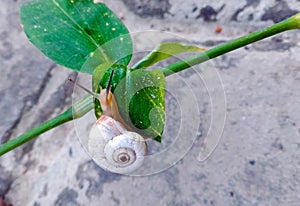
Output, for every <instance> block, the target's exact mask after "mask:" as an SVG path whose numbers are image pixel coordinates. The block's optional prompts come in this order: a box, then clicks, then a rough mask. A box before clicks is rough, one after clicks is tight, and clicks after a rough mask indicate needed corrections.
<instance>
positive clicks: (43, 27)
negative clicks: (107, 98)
mask: <svg viewBox="0 0 300 206" xmlns="http://www.w3.org/2000/svg"><path fill="white" fill-rule="evenodd" d="M21 21H22V24H23V28H24V31H25V33H26V35H27V37H28V38H29V40H30V41H31V42H32V43H33V44H34V45H35V46H36V47H37V48H39V49H40V50H41V51H42V52H43V53H44V54H45V55H46V56H48V57H49V58H51V59H52V60H53V61H55V62H56V63H58V64H61V65H63V66H66V67H69V68H71V69H73V70H77V71H80V69H81V68H82V66H83V65H84V63H85V62H86V60H88V59H89V64H88V65H89V66H90V67H86V68H85V70H84V72H87V73H90V74H92V73H93V70H94V68H95V66H97V65H99V64H101V63H105V62H112V63H117V64H122V65H127V64H128V63H129V61H130V59H131V54H132V42H131V38H130V35H129V34H128V30H127V28H126V27H125V25H124V24H123V23H122V21H121V20H120V19H119V18H118V17H117V16H116V15H115V14H114V13H113V12H112V11H111V10H110V9H109V8H108V7H107V6H106V5H105V4H103V3H97V4H95V3H93V0H39V1H34V2H30V3H26V4H24V5H23V6H22V8H21ZM91 57H92V58H91Z"/></svg>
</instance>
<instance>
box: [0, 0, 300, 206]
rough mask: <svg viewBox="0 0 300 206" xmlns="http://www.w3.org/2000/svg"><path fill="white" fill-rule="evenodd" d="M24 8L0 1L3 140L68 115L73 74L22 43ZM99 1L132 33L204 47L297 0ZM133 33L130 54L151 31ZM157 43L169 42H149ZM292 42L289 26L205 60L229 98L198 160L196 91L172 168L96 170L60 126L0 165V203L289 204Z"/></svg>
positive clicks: (295, 100)
mask: <svg viewBox="0 0 300 206" xmlns="http://www.w3.org/2000/svg"><path fill="white" fill-rule="evenodd" d="M24 2H28V0H15V1H11V0H1V1H0V17H1V18H0V24H1V27H0V63H1V75H0V82H1V83H0V96H1V101H0V116H1V118H0V140H1V141H2V142H4V141H6V140H7V139H9V138H13V137H15V136H17V135H18V134H21V133H22V132H24V131H26V130H28V129H30V128H32V127H34V126H35V125H37V124H39V123H40V122H43V121H45V120H47V119H50V118H52V117H54V116H55V115H57V114H59V113H60V112H61V111H63V110H64V109H66V108H68V107H69V106H70V105H71V95H72V89H73V88H72V86H71V85H70V84H69V83H68V82H67V81H66V80H67V78H68V76H70V75H73V77H75V76H76V74H74V73H73V72H72V71H70V70H67V69H65V68H62V67H60V66H58V65H55V64H54V63H53V62H52V61H51V60H49V59H48V58H46V57H44V56H43V54H42V53H40V52H39V51H38V50H37V49H36V48H35V47H34V46H33V45H31V44H30V43H29V41H28V40H27V39H26V37H25V35H24V33H23V32H22V28H21V26H20V21H19V8H20V5H21V4H22V3H24ZM106 2H107V4H108V5H109V7H110V8H112V9H113V10H114V11H115V12H116V13H117V15H118V16H119V17H121V18H122V19H123V21H124V23H125V24H126V25H127V26H128V28H129V30H130V31H132V32H138V31H146V30H150V29H151V30H156V31H158V32H160V33H163V32H165V31H168V32H170V33H172V34H176V35H179V36H180V37H183V38H185V39H186V40H185V41H191V42H193V43H195V44H197V45H199V46H201V47H206V48H210V47H212V46H214V45H217V44H220V43H222V42H225V41H228V40H230V39H232V38H236V37H239V36H241V35H244V34H247V33H249V32H251V31H254V30H257V29H260V28H263V27H265V26H268V25H271V24H272V23H274V22H278V21H280V20H282V19H284V18H286V17H288V16H290V15H292V14H295V13H296V12H298V11H300V1H297V0H289V1H288V0H264V1H262V0H230V1H225V0H223V1H211V0H201V1H199V0H162V1H158V0H155V1H145V0H134V1H129V0H122V1H120V0H118V1H117V0H112V1H108V0H107V1H106ZM217 27H222V31H221V33H220V32H219V33H218V32H216V28H217ZM144 33H145V32H144ZM143 37H144V39H143V38H136V39H135V49H136V50H140V51H144V50H147V49H150V48H153V45H151V41H152V39H153V35H150V33H149V35H148V36H147V33H146V34H144V36H143ZM158 39H159V38H158ZM165 40H172V38H170V37H166V38H162V39H159V41H165ZM299 42H300V33H299V30H298V31H290V32H286V33H283V34H280V35H277V36H276V37H272V38H268V39H266V40H264V41H261V42H257V43H254V44H252V45H249V46H247V47H245V48H242V49H239V50H237V51H234V52H231V53H229V54H226V55H224V56H222V57H218V58H217V59H215V60H212V61H210V62H209V63H205V64H203V67H206V66H207V67H211V66H213V67H214V68H216V69H217V71H218V72H219V74H220V77H221V79H222V81H223V85H224V88H225V92H226V98H227V108H226V115H227V116H226V123H225V127H224V132H223V135H222V139H221V141H220V143H219V145H218V147H217V148H216V150H215V151H214V153H213V154H212V155H211V156H210V157H209V158H208V159H207V160H206V161H204V162H199V161H198V160H197V157H198V154H199V150H200V141H201V139H202V138H205V136H206V135H207V132H208V130H209V126H210V124H209V122H210V118H211V112H210V111H211V110H210V105H209V96H208V95H207V93H206V92H205V89H201V88H200V89H199V90H198V91H197V97H198V99H199V102H200V103H199V105H198V107H199V110H200V114H201V122H200V124H199V131H198V132H197V134H198V135H197V137H196V140H195V142H194V144H193V146H192V148H191V149H190V150H189V151H188V153H187V154H186V155H185V156H184V158H182V159H181V160H180V161H179V162H178V163H177V164H176V165H174V166H172V167H171V168H169V169H167V170H164V171H163V172H160V173H157V174H153V175H150V176H144V177H132V176H123V175H117V174H112V173H109V172H106V171H104V170H102V169H101V168H99V167H98V166H97V165H96V164H95V163H94V162H93V161H92V160H91V159H90V158H89V157H88V155H87V154H86V153H85V150H84V149H83V148H82V146H81V144H80V143H79V141H78V139H77V138H76V133H75V130H74V125H73V124H72V123H67V124H65V125H63V126H61V127H59V128H56V129H54V130H51V131H49V132H47V133H45V134H43V135H41V136H40V137H39V138H38V139H36V140H34V141H31V142H30V143H28V144H26V145H25V146H22V147H21V148H18V149H17V150H14V151H13V152H10V153H8V154H6V155H4V156H3V157H1V158H0V203H1V201H2V197H3V198H5V200H6V201H7V202H9V203H11V204H12V205H14V206H23V205H33V206H44V205H64V206H65V205H68V206H69V205H70V206H71V205H72V206H73V205H76V206H77V205H112V206H117V205H134V206H135V205H136V206H138V205H149V206H150V205H154V204H155V205H174V206H184V205H189V206H193V205H201V206H202V205H203V206H206V205H207V206H208V205H209V206H212V205H233V206H247V205H283V206H285V205H287V206H297V205H299V201H300V176H299V172H300V159H299V157H300V116H299V114H300V107H299V103H300V90H299V88H300V67H299V65H300V59H299V55H298V54H299V53H300V45H299ZM167 63H168V62H167ZM197 69H200V70H201V67H200V68H197ZM196 75H197V73H196V72H193V71H192V70H187V71H184V72H182V73H180V77H182V78H184V79H185V80H186V81H187V82H192V84H195V85H197V83H198V81H199V79H197V78H196ZM177 86H180V85H177ZM182 93H183V94H184V93H185V92H184V91H182ZM168 100H169V101H168ZM166 104H167V108H169V109H170V110H169V111H172V112H170V113H169V116H168V117H167V118H168V120H169V121H170V125H173V127H172V126H170V127H168V129H167V131H166V132H167V133H169V134H172V135H173V133H174V131H177V129H178V125H177V123H178V122H177V121H176V118H177V117H176V115H177V113H176V110H175V112H174V107H175V106H176V104H175V103H174V101H172V97H171V96H168V98H167V101H166ZM174 105H175V106H174ZM183 106H187V108H194V107H193V105H188V104H187V105H183ZM184 108H186V107H184ZM183 112H185V111H183ZM154 146H155V145H153V147H154ZM0 205H1V204H0Z"/></svg>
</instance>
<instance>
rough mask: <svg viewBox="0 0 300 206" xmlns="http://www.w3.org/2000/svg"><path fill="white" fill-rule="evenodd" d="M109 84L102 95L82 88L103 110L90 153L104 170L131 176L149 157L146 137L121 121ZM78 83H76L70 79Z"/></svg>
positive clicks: (92, 132)
mask: <svg viewBox="0 0 300 206" xmlns="http://www.w3.org/2000/svg"><path fill="white" fill-rule="evenodd" d="M112 75H113V72H112V73H111V76H110V81H109V83H108V86H107V88H106V89H102V90H101V92H100V94H94V93H93V92H91V91H89V90H88V89H86V88H84V87H83V86H81V85H79V84H77V86H79V87H80V88H82V89H84V90H85V91H87V92H88V93H90V94H92V95H93V96H96V97H97V98H98V99H99V101H100V104H101V108H102V110H103V113H102V115H101V116H100V118H99V119H98V120H97V121H96V122H95V124H94V125H93V126H92V128H91V130H90V133H89V137H88V151H89V152H90V155H91V157H92V158H93V159H94V161H95V162H96V163H97V164H98V165H99V166H100V167H102V168H103V169H105V170H108V171H110V172H114V173H119V174H129V173H131V172H133V171H135V170H136V169H138V168H139V167H141V165H142V164H143V160H144V158H145V156H146V155H147V152H148V149H147V143H146V141H145V139H144V137H143V136H141V135H140V134H138V133H136V132H132V131H130V130H129V128H130V127H128V126H127V125H126V123H124V121H122V118H121V117H120V115H119V112H118V107H117V105H116V102H115V100H114V96H113V93H112V92H111V91H110V84H111V79H112ZM69 80H70V81H71V82H73V83H75V82H74V81H73V80H71V79H69Z"/></svg>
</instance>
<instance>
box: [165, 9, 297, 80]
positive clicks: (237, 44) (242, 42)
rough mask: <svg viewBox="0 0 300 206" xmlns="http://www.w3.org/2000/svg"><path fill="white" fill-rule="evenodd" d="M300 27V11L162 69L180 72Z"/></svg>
mask: <svg viewBox="0 0 300 206" xmlns="http://www.w3.org/2000/svg"><path fill="white" fill-rule="evenodd" d="M299 28H300V13H298V14H296V15H295V16H292V17H290V18H288V19H286V20H283V21H281V22H279V23H277V24H274V25H272V26H270V27H268V28H265V29H262V30H260V31H256V32H253V33H251V34H248V35H246V36H243V37H240V38H238V39H235V40H232V41H229V42H226V43H224V44H222V45H220V46H217V47H215V48H212V49H210V50H207V51H205V52H202V53H201V54H199V55H197V56H194V57H192V58H189V59H186V60H183V61H178V62H176V63H174V64H171V65H169V66H167V67H165V68H162V69H161V71H162V72H163V73H164V74H165V76H169V75H171V74H173V73H176V72H180V71H182V70H184V69H187V68H189V67H192V66H194V65H197V64H200V63H203V62H205V61H207V60H210V59H213V58H216V57H218V56H220V55H223V54H226V53H228V52H231V51H233V50H236V49H238V48H241V47H244V46H246V45H249V44H251V43H253V42H257V41H259V40H262V39H265V38H267V37H270V36H273V35H275V34H279V33H281V32H284V31H287V30H292V29H299Z"/></svg>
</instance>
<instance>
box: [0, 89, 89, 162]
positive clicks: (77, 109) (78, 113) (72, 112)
mask: <svg viewBox="0 0 300 206" xmlns="http://www.w3.org/2000/svg"><path fill="white" fill-rule="evenodd" d="M92 109H93V98H92V96H91V95H87V96H85V97H84V98H82V99H81V100H79V101H78V102H76V103H75V104H74V105H73V106H72V107H70V108H68V109H67V110H66V111H65V112H63V113H61V114H59V115H58V116H56V117H54V118H53V119H51V120H48V121H46V122H44V123H42V124H40V125H38V126H37V127H35V128H33V129H31V130H29V131H27V132H25V133H24V134H22V135H20V136H19V137H17V138H15V139H12V140H9V141H8V142H6V143H4V144H2V145H1V146H0V156H2V155H3V154H5V153H7V152H9V151H11V150H13V149H15V148H17V147H19V146H21V145H22V144H24V143H26V142H28V141H30V140H32V139H33V138H35V137H37V136H39V135H40V134H43V133H44V132H46V131H48V130H51V129H53V128H55V127H57V126H59V125H62V124H64V123H66V122H69V121H71V120H73V119H76V118H80V117H82V116H83V115H85V114H86V113H87V112H89V111H90V110H92Z"/></svg>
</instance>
